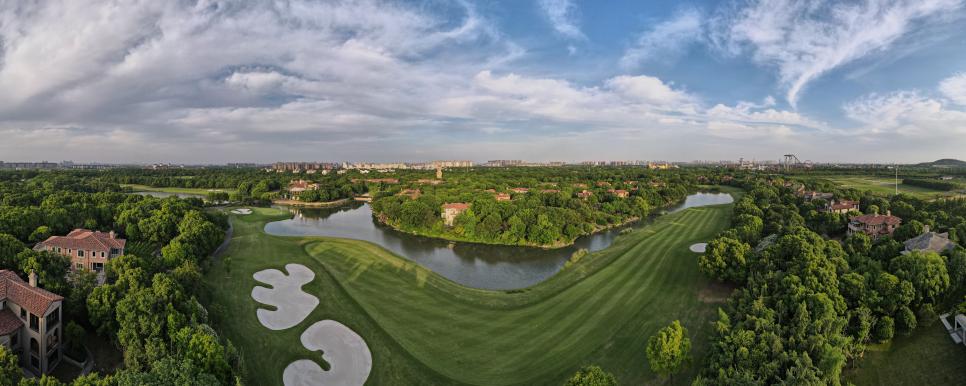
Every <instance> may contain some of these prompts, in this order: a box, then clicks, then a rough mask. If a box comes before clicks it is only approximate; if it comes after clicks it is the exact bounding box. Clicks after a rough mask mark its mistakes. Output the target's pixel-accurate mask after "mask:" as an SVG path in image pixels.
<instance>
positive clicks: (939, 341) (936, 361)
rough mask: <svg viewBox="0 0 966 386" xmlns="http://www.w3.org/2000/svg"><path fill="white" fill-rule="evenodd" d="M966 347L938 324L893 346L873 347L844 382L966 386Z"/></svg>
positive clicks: (890, 344)
mask: <svg viewBox="0 0 966 386" xmlns="http://www.w3.org/2000/svg"><path fill="white" fill-rule="evenodd" d="M964 359H966V347H964V346H963V345H961V344H960V345H957V344H955V343H953V341H952V339H950V338H949V334H947V333H946V329H945V328H944V327H943V326H942V324H941V323H939V322H938V321H935V322H933V324H932V325H930V326H925V327H921V328H919V329H918V330H916V331H915V332H914V333H913V334H912V335H909V336H899V337H896V338H895V340H893V341H892V342H891V343H887V344H884V345H873V346H871V347H870V348H869V350H868V351H866V354H865V358H863V359H861V360H859V361H858V363H857V368H855V369H850V370H847V371H846V372H845V373H844V380H846V381H850V382H853V383H855V384H856V385H860V386H861V385H910V386H913V385H966V360H964Z"/></svg>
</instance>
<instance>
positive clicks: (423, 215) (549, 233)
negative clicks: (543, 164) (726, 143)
mask: <svg viewBox="0 0 966 386" xmlns="http://www.w3.org/2000/svg"><path fill="white" fill-rule="evenodd" d="M513 172H514V173H509V172H507V171H505V170H503V169H485V170H473V171H472V172H458V171H454V173H453V175H448V176H449V177H447V180H446V181H445V182H444V183H442V184H438V185H430V184H422V183H420V182H419V178H418V177H423V178H425V177H428V176H420V175H413V176H412V177H409V178H403V179H401V182H400V184H398V185H381V186H371V187H370V191H371V192H372V193H374V200H373V203H372V209H373V213H374V215H375V216H376V217H377V218H378V219H379V220H380V221H382V222H384V223H386V224H389V225H391V226H393V227H395V228H398V229H401V230H404V231H407V232H410V233H416V234H420V235H425V236H433V237H441V238H447V239H454V240H463V241H472V242H482V243H494V244H507V245H530V246H562V245H566V244H569V243H571V242H573V241H574V240H575V239H576V238H577V237H580V236H582V235H587V234H590V233H593V232H596V231H598V230H601V229H603V228H606V227H611V226H615V225H619V224H623V223H626V222H629V221H633V220H635V219H640V218H644V217H646V216H647V215H649V214H650V213H651V212H652V211H653V210H654V209H655V208H662V207H666V206H668V205H670V204H672V203H675V202H679V201H680V200H682V199H684V198H685V197H686V196H687V195H688V194H689V193H690V192H693V191H694V190H695V189H696V183H697V176H695V175H692V174H690V173H684V172H681V173H674V174H671V173H663V174H657V173H653V172H650V171H647V170H645V169H641V168H639V167H636V168H607V169H594V168H536V169H533V168H531V169H526V168H521V169H520V170H517V169H514V170H513ZM512 188H527V189H529V191H528V192H525V193H524V192H515V191H513V190H511V189H512ZM404 189H412V190H415V189H419V190H420V192H421V194H420V195H419V196H418V197H416V198H413V197H411V196H410V195H403V194H399V193H400V192H401V191H402V190H404ZM585 190H586V191H588V192H590V193H591V194H590V196H588V197H582V196H580V193H581V192H583V191H585ZM619 190H620V191H623V192H622V193H621V195H623V194H624V193H626V194H627V195H626V197H622V196H619V195H618V194H617V193H616V192H617V191H619ZM497 193H505V194H510V195H511V196H512V200H509V201H497V200H496V198H495V195H496V194H497ZM453 202H465V203H469V204H470V209H469V210H467V211H465V212H463V213H462V214H460V215H459V216H457V218H456V221H455V224H453V226H452V227H448V226H445V225H444V224H443V220H442V218H441V206H442V205H443V204H445V203H453Z"/></svg>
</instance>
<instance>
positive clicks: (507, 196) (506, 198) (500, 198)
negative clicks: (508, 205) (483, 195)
mask: <svg viewBox="0 0 966 386" xmlns="http://www.w3.org/2000/svg"><path fill="white" fill-rule="evenodd" d="M493 197H494V198H496V200H497V201H510V193H497V194H495V195H493Z"/></svg>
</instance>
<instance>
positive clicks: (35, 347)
mask: <svg viewBox="0 0 966 386" xmlns="http://www.w3.org/2000/svg"><path fill="white" fill-rule="evenodd" d="M30 353H31V354H38V353H40V343H39V342H37V338H30ZM31 356H33V355H31Z"/></svg>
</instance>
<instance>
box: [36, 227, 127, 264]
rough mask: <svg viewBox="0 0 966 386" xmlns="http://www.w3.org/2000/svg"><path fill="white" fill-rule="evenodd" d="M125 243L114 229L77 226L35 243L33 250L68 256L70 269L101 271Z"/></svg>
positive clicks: (119, 252)
mask: <svg viewBox="0 0 966 386" xmlns="http://www.w3.org/2000/svg"><path fill="white" fill-rule="evenodd" d="M126 244H127V241H126V240H124V239H120V238H118V237H117V234H115V233H114V231H111V232H108V233H104V232H100V231H91V230H88V229H80V228H78V229H74V230H72V231H71V232H70V233H68V234H67V236H50V237H49V238H47V240H44V241H41V242H39V243H37V245H35V246H34V250H36V251H49V252H54V253H59V254H61V255H64V256H67V257H69V258H70V267H71V269H72V270H77V269H86V270H88V271H94V272H103V271H104V266H105V265H106V264H107V262H108V261H110V260H111V259H113V258H115V257H118V256H121V255H123V254H124V246H125V245H126Z"/></svg>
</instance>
